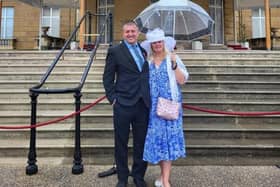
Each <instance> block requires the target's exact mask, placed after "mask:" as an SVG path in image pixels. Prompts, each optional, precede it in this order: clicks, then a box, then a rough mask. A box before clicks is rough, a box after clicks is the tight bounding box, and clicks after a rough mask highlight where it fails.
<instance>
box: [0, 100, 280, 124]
mask: <svg viewBox="0 0 280 187" xmlns="http://www.w3.org/2000/svg"><path fill="white" fill-rule="evenodd" d="M105 98H106V96H105V95H104V96H102V97H99V98H98V99H96V100H95V101H94V102H93V103H91V104H89V105H87V106H85V107H83V108H81V110H80V111H77V112H72V113H71V114H68V115H66V116H63V117H61V118H57V119H53V120H50V121H46V122H42V123H37V124H35V125H22V126H0V129H29V128H36V127H42V126H46V125H50V124H53V123H58V122H60V121H63V120H65V119H68V118H70V117H73V116H75V115H76V114H79V113H82V112H84V111H86V110H88V109H89V108H91V107H93V106H94V105H96V104H98V103H99V102H100V101H102V100H103V99H105ZM182 105H183V108H184V109H190V110H196V111H200V112H207V113H213V114H225V115H237V116H269V115H270V116H271V115H280V111H273V112H234V111H232V112H225V111H219V110H210V109H206V108H200V107H195V106H191V105H187V104H185V103H183V104H182Z"/></svg>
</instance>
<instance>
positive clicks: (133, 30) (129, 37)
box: [123, 24, 139, 44]
mask: <svg viewBox="0 0 280 187" xmlns="http://www.w3.org/2000/svg"><path fill="white" fill-rule="evenodd" d="M138 36H139V30H138V28H137V26H136V25H133V24H131V25H124V26H123V39H124V40H126V41H127V42H128V43H129V44H135V43H136V42H137V38H138Z"/></svg>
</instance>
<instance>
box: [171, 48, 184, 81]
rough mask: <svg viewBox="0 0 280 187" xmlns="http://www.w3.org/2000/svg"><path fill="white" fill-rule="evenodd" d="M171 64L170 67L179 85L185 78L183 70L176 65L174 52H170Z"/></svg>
mask: <svg viewBox="0 0 280 187" xmlns="http://www.w3.org/2000/svg"><path fill="white" fill-rule="evenodd" d="M171 64H172V66H171V68H172V70H173V71H174V73H175V77H176V80H177V82H178V83H179V84H181V85H182V84H184V83H185V82H186V81H187V80H186V77H185V74H184V73H183V71H182V70H181V68H180V67H179V65H178V62H177V60H176V54H175V53H174V52H173V53H172V54H171Z"/></svg>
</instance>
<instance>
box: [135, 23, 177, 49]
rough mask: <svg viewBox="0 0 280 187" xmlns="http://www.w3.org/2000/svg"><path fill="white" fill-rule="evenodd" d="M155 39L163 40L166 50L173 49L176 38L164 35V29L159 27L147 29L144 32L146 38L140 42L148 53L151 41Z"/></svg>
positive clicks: (155, 40)
mask: <svg viewBox="0 0 280 187" xmlns="http://www.w3.org/2000/svg"><path fill="white" fill-rule="evenodd" d="M157 41H164V44H165V48H166V49H167V50H168V51H173V50H174V48H175V46H176V40H175V39H174V38H173V37H171V36H165V35H164V31H163V30H162V29H160V28H156V29H154V30H151V31H148V32H147V34H146V40H145V41H143V42H142V43H141V47H143V48H144V49H145V50H146V51H147V53H148V54H151V43H153V42H157Z"/></svg>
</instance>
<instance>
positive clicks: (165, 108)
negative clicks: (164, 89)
mask: <svg viewBox="0 0 280 187" xmlns="http://www.w3.org/2000/svg"><path fill="white" fill-rule="evenodd" d="M179 108H180V103H178V102H176V101H171V100H169V99H165V98H162V97H159V98H158V103H157V115H158V116H159V117H161V118H163V119H167V120H176V119H178V117H179Z"/></svg>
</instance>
